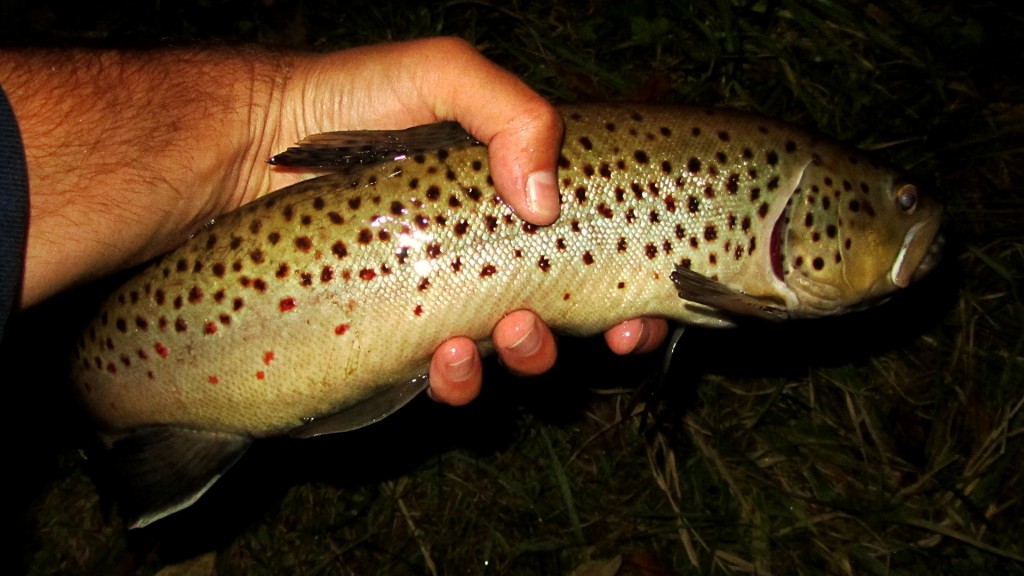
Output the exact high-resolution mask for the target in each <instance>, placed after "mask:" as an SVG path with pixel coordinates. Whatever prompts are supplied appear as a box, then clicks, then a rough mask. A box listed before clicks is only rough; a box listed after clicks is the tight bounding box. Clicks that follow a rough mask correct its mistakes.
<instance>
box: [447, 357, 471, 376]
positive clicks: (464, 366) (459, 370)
mask: <svg viewBox="0 0 1024 576" xmlns="http://www.w3.org/2000/svg"><path fill="white" fill-rule="evenodd" d="M473 360H474V357H473V356H470V357H468V358H463V359H462V360H459V361H457V362H452V363H450V364H448V365H447V366H446V368H445V370H446V371H447V372H448V378H450V379H451V380H452V381H453V382H462V381H463V380H469V377H470V376H471V375H472V374H473Z"/></svg>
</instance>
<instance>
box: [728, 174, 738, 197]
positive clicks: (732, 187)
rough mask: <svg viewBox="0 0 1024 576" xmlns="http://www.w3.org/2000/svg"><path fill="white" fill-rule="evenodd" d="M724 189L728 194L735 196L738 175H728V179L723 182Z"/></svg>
mask: <svg viewBox="0 0 1024 576" xmlns="http://www.w3.org/2000/svg"><path fill="white" fill-rule="evenodd" d="M725 189H726V190H728V191H729V193H730V194H735V193H736V192H737V191H739V189H740V175H739V174H729V178H728V179H727V180H726V181H725Z"/></svg>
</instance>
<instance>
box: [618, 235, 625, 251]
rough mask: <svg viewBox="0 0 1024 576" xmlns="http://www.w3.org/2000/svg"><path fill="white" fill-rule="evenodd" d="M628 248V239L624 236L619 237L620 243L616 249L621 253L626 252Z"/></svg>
mask: <svg viewBox="0 0 1024 576" xmlns="http://www.w3.org/2000/svg"><path fill="white" fill-rule="evenodd" d="M626 247H627V245H626V238H625V237H623V236H619V242H618V244H616V245H615V249H616V250H618V251H619V252H625V251H626Z"/></svg>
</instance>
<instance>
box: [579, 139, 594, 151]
mask: <svg viewBox="0 0 1024 576" xmlns="http://www.w3.org/2000/svg"><path fill="white" fill-rule="evenodd" d="M579 142H580V145H581V146H583V149H584V150H593V149H594V143H593V142H591V141H590V138H587V137H586V136H581V137H580V140H579Z"/></svg>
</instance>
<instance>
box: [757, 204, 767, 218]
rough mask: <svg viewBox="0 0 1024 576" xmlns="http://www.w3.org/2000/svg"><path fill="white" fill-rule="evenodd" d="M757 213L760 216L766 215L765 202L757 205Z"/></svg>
mask: <svg viewBox="0 0 1024 576" xmlns="http://www.w3.org/2000/svg"><path fill="white" fill-rule="evenodd" d="M757 215H758V216H760V217H761V218H764V217H765V216H767V215H768V203H767V202H762V203H761V205H760V206H758V207H757Z"/></svg>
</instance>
